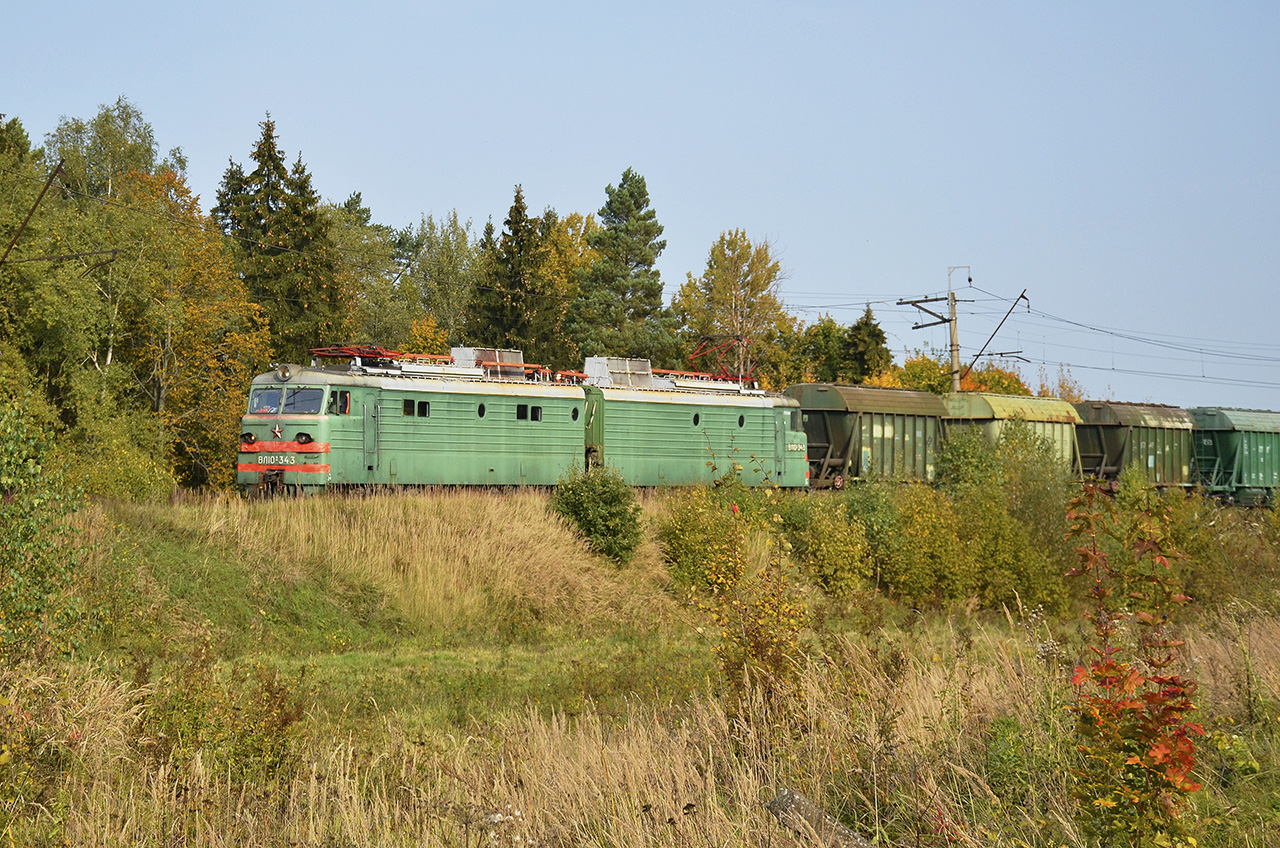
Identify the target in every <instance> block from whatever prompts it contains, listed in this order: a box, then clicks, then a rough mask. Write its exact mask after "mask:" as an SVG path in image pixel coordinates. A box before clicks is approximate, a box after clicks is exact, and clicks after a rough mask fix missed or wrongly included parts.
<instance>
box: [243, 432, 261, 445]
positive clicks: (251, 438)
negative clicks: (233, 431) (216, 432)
mask: <svg viewBox="0 0 1280 848" xmlns="http://www.w3.org/2000/svg"><path fill="white" fill-rule="evenodd" d="M240 441H242V442H244V443H245V444H246V445H251V444H253V443H254V442H256V441H258V437H257V436H255V435H253V434H252V433H241V434H240Z"/></svg>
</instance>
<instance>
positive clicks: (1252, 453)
mask: <svg viewBox="0 0 1280 848" xmlns="http://www.w3.org/2000/svg"><path fill="white" fill-rule="evenodd" d="M1187 411H1188V412H1189V413H1191V417H1192V419H1194V420H1195V425H1196V430H1195V454H1196V456H1195V461H1196V477H1197V480H1198V482H1199V484H1200V486H1201V488H1203V489H1204V490H1205V492H1206V493H1207V494H1210V495H1214V496H1215V497H1219V498H1222V499H1224V500H1228V501H1232V502H1235V503H1240V504H1244V505H1246V506H1257V505H1263V504H1273V503H1275V498H1276V488H1277V487H1278V486H1280V412H1268V411H1265V410H1257V409H1224V408H1221V407H1197V408H1194V409H1189V410H1187Z"/></svg>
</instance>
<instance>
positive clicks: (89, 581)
mask: <svg viewBox="0 0 1280 848" xmlns="http://www.w3.org/2000/svg"><path fill="white" fill-rule="evenodd" d="M894 497H896V498H899V500H900V501H901V503H900V504H899V506H902V505H904V504H905V505H906V506H908V507H910V508H912V509H915V508H917V507H919V503H920V496H917V495H915V494H910V495H904V496H897V495H895V496H894ZM666 503H667V500H666V497H665V496H663V497H661V498H656V499H654V500H652V501H651V502H649V503H647V504H646V510H647V513H648V514H649V515H650V516H662V515H663V514H664V511H665V509H666ZM864 505H865V504H864ZM685 507H687V504H686V503H681V504H680V506H679V508H685ZM783 511H786V510H785V509H784V510H783ZM79 521H80V524H81V526H82V527H83V528H84V531H83V533H84V538H85V541H86V542H87V543H88V546H89V551H90V553H89V554H88V556H86V558H85V560H84V563H83V575H84V583H83V586H84V592H85V599H86V612H87V624H88V625H90V627H89V630H88V631H87V635H86V636H85V637H84V638H83V640H82V645H81V648H80V652H79V654H78V656H77V657H76V658H75V659H73V660H71V661H63V660H56V659H46V660H44V661H42V662H40V663H33V664H30V665H27V666H24V667H22V668H20V669H7V670H5V671H4V680H3V685H4V690H5V691H6V692H7V696H8V699H9V701H10V703H11V705H12V709H11V710H10V713H9V715H8V717H7V719H6V720H7V722H8V725H7V729H6V731H5V732H6V734H7V735H6V739H7V740H8V741H9V743H10V744H11V748H12V754H13V761H12V763H11V764H10V765H9V768H10V771H9V774H10V776H11V778H12V781H11V782H10V783H9V784H8V785H7V786H6V789H5V793H4V795H3V796H0V800H3V801H4V803H5V804H6V807H5V810H6V812H7V813H10V814H16V815H11V816H10V818H9V821H8V830H7V831H6V832H5V834H4V836H5V841H6V842H13V843H14V844H40V843H50V844H62V843H66V844H76V845H125V844H129V845H137V844H154V845H161V844H165V845H168V844H200V845H295V844H296V845H314V846H321V845H344V846H345V845H400V844H403V845H421V844H427V845H479V844H489V843H490V842H491V841H492V840H493V839H496V840H498V841H500V842H504V843H509V844H517V843H527V841H529V840H532V841H533V843H534V844H541V845H619V846H622V845H627V846H630V845H726V844H727V845H739V844H744V845H745V844H752V843H754V844H759V845H779V846H781V845H790V844H805V843H804V841H803V840H795V839H793V837H792V836H790V835H789V834H788V833H787V832H785V831H783V830H782V829H780V828H779V827H778V825H777V823H776V822H774V821H773V820H772V819H771V818H770V816H769V815H768V813H767V812H766V811H765V810H764V809H763V807H762V806H761V805H762V803H763V802H764V801H767V800H768V799H769V798H770V797H772V795H773V794H774V793H775V792H776V791H777V790H778V789H779V788H780V787H782V786H790V787H793V788H795V789H798V790H800V791H802V792H805V793H807V794H809V795H810V796H811V797H814V798H815V799H818V800H819V801H820V802H821V803H822V804H823V805H824V807H826V808H827V809H828V810H830V811H831V812H833V813H834V814H835V815H837V816H838V817H839V818H840V819H841V820H842V821H843V822H844V823H845V824H848V825H851V826H854V827H856V828H857V829H859V830H860V831H861V832H863V833H864V834H866V835H868V836H876V837H879V838H880V839H881V840H883V841H884V842H886V843H888V844H898V845H951V844H955V845H970V844H973V845H1010V846H1013V845H1032V846H1046V848H1047V846H1058V845H1064V844H1065V845H1072V846H1077V845H1078V846H1083V845H1086V844H1088V836H1087V833H1086V830H1085V828H1084V826H1083V825H1082V823H1081V817H1080V814H1079V809H1078V808H1077V806H1076V801H1075V799H1074V798H1073V796H1072V782H1071V777H1070V773H1069V772H1070V769H1071V768H1072V767H1074V766H1076V765H1078V759H1077V756H1078V755H1077V753H1076V747H1075V746H1076V742H1077V739H1076V737H1075V735H1074V727H1073V719H1072V717H1071V716H1070V715H1068V714H1067V713H1066V712H1065V710H1064V707H1065V706H1066V705H1067V704H1069V703H1070V702H1071V700H1072V698H1073V697H1074V690H1073V689H1072V687H1071V686H1070V685H1069V683H1068V680H1069V678H1070V673H1071V667H1072V666H1073V665H1074V664H1076V663H1077V662H1079V661H1080V660H1081V659H1082V658H1083V657H1086V656H1087V650H1086V647H1085V635H1084V634H1085V631H1084V628H1083V627H1082V626H1081V624H1080V622H1079V620H1078V619H1077V618H1076V617H1075V615H1074V614H1073V613H1071V612H1070V611H1069V609H1070V608H1073V606H1072V605H1073V604H1074V602H1073V601H1070V600H1068V608H1069V609H1068V611H1064V612H1062V613H1061V614H1059V615H1050V616H1045V615H1044V614H1043V613H1041V612H1038V611H1035V610H1019V609H1018V608H1017V606H1016V604H1014V605H1011V606H1009V607H1008V609H1007V610H1005V609H1002V608H1001V607H1000V605H998V604H995V605H988V606H989V607H991V609H989V610H988V611H985V612H984V611H981V610H978V609H975V606H976V605H975V604H974V603H967V602H965V601H959V602H955V603H947V604H944V605H943V606H942V608H940V609H937V610H928V609H926V610H924V611H922V612H917V611H916V610H914V609H912V608H911V607H910V606H909V605H903V604H895V603H892V602H890V601H888V600H885V598H884V596H883V593H880V592H877V591H875V589H874V588H871V587H870V586H869V585H868V584H866V583H864V584H863V585H862V587H861V588H860V589H858V590H857V591H855V592H852V593H847V592H846V593H845V594H844V595H843V596H842V597H840V598H833V597H830V596H828V595H827V594H825V593H823V592H821V591H819V590H818V589H817V588H816V586H815V585H814V584H813V583H811V582H806V580H805V577H804V572H803V570H802V569H792V570H790V571H789V572H788V573H789V574H790V576H791V579H793V580H795V581H796V584H797V588H796V591H797V593H798V594H797V596H798V597H799V598H801V599H802V600H803V601H804V602H805V604H806V605H807V606H808V608H809V610H810V611H811V613H813V614H812V615H811V617H810V618H809V619H808V624H807V626H806V627H805V628H804V629H803V633H802V641H803V643H804V644H803V652H802V660H803V662H804V665H803V666H802V667H800V668H799V669H798V670H797V672H796V673H797V682H798V685H797V686H796V688H795V690H794V691H795V692H796V693H798V694H797V695H796V696H795V697H789V698H785V699H783V701H781V702H780V701H778V700H773V699H769V698H767V697H765V696H764V695H763V694H762V693H761V691H760V690H759V689H755V688H751V687H748V688H747V689H746V691H745V692H742V691H741V690H735V687H733V686H726V681H724V680H722V679H721V678H720V669H719V667H718V665H717V658H716V655H715V654H714V653H713V651H712V648H713V647H714V645H715V644H716V642H717V641H718V640H717V638H716V637H715V636H714V635H712V634H713V633H714V628H710V627H708V621H707V620H706V619H705V618H704V616H703V614H702V613H701V612H699V611H698V609H697V608H696V607H695V606H694V605H692V604H690V603H688V601H687V597H686V594H685V590H684V589H673V588H672V586H671V585H670V578H669V576H668V570H667V568H666V567H665V565H664V564H663V562H662V558H661V555H660V552H659V550H658V547H657V544H656V542H655V541H654V538H655V534H654V532H653V530H652V528H650V531H649V532H648V533H647V540H646V542H645V543H644V544H643V545H642V547H641V549H640V551H639V553H638V555H637V557H636V559H635V561H634V562H633V563H632V564H631V565H630V566H628V567H625V568H618V567H616V566H614V565H612V564H610V563H608V562H606V561H602V560H600V559H598V558H595V557H593V556H592V555H591V554H590V553H588V552H587V551H586V549H585V547H584V546H583V545H582V543H581V542H580V541H579V540H577V539H576V537H575V536H574V535H573V534H572V533H571V532H569V531H568V530H567V529H566V528H565V527H564V526H563V524H562V523H561V522H560V521H559V520H558V519H556V518H554V517H553V516H551V515H550V513H549V512H548V510H547V509H546V497H545V495H543V494H540V493H518V494H511V493H498V492H448V493H425V494H407V495H396V496H382V497H374V498H367V499H358V498H352V499H336V498H314V499H307V500H300V501H277V502H271V503H249V502H244V501H237V500H208V501H205V500H191V501H186V502H182V503H178V504H166V505H136V504H101V505H97V506H94V507H91V508H90V509H89V510H87V511H86V512H83V513H82V514H81V516H80V519H79ZM1271 522H1273V516H1271V515H1270V514H1268V513H1241V512H1232V511H1220V510H1216V509H1213V508H1209V507H1205V511H1204V512H1203V514H1202V515H1198V516H1197V517H1195V518H1194V521H1191V522H1188V526H1203V533H1199V535H1192V536H1189V537H1188V538H1187V539H1186V542H1187V543H1189V544H1188V545H1187V546H1188V547H1192V548H1194V547H1196V546H1197V545H1200V546H1202V547H1203V548H1204V550H1203V551H1201V554H1202V555H1203V556H1205V557H1210V556H1212V555H1214V552H1215V551H1219V550H1227V549H1229V550H1230V551H1231V552H1232V554H1233V556H1234V555H1241V556H1243V555H1247V556H1250V557H1253V561H1251V562H1249V563H1248V564H1247V567H1245V565H1246V564H1244V563H1240V567H1238V568H1235V569H1234V571H1233V569H1232V568H1230V567H1226V568H1225V569H1224V567H1223V566H1222V565H1221V564H1219V565H1218V566H1215V568H1214V569H1208V568H1206V569H1204V571H1203V573H1202V575H1201V577H1200V578H1199V579H1200V580H1201V582H1202V583H1203V584H1204V586H1203V591H1204V592H1205V593H1206V594H1209V595H1212V596H1213V599H1214V602H1213V604H1212V605H1211V607H1206V608H1203V609H1201V610H1200V611H1199V612H1198V613H1196V614H1195V616H1194V617H1193V618H1192V619H1190V620H1189V621H1188V623H1187V624H1185V625H1184V626H1183V627H1182V628H1181V631H1180V632H1181V634H1182V635H1183V636H1184V638H1185V639H1186V640H1187V642H1188V648H1187V650H1186V651H1185V652H1184V654H1183V656H1184V659H1183V660H1182V661H1181V662H1182V665H1183V666H1184V667H1185V668H1183V670H1184V671H1185V672H1186V673H1187V674H1189V675H1190V676H1193V677H1195V678H1196V679H1198V680H1199V681H1200V684H1201V688H1200V691H1199V693H1198V695H1197V702H1198V704H1199V706H1200V711H1199V713H1198V714H1197V716H1196V718H1197V719H1198V720H1199V721H1201V722H1202V723H1203V724H1204V725H1205V727H1206V731H1207V732H1208V735H1207V736H1206V737H1204V738H1203V739H1202V740H1200V741H1199V751H1200V763H1199V767H1198V770H1197V774H1196V777H1197V779H1198V780H1199V781H1200V782H1202V783H1203V784H1204V788H1203V789H1202V791H1201V792H1200V793H1197V795H1196V797H1195V800H1194V801H1193V805H1192V807H1191V808H1190V809H1189V810H1188V811H1186V812H1185V813H1184V820H1185V821H1187V823H1188V828H1189V830H1190V831H1191V832H1192V833H1193V834H1194V835H1195V836H1196V838H1197V839H1198V840H1199V843H1200V845H1223V846H1235V845H1240V846H1245V845H1249V846H1261V845H1268V844H1274V842H1275V841H1276V838H1277V835H1280V775H1278V774H1277V769H1280V708H1278V706H1277V704H1278V702H1280V619H1278V618H1277V617H1276V615H1274V614H1273V612H1271V611H1270V607H1271V606H1272V605H1273V602H1274V600H1275V596H1274V588H1275V584H1274V583H1273V582H1272V581H1271V580H1270V579H1269V578H1267V575H1268V573H1270V574H1274V573H1275V572H1274V565H1275V563H1276V562H1280V558H1277V557H1276V551H1277V546H1276V544H1275V533H1274V532H1273V528H1272V527H1271V526H1270V523H1271ZM935 523H936V522H935ZM1197 532H1199V531H1197ZM864 535H865V534H864ZM811 541H812V540H811ZM881 541H882V543H883V540H881ZM815 544H816V543H815ZM860 544H871V545H873V546H874V545H875V544H876V540H875V539H872V540H871V542H870V543H867V542H866V540H865V539H863V541H862V542H860ZM910 544H911V546H912V547H914V548H919V547H920V546H921V544H923V543H922V542H920V541H919V540H911V541H910ZM748 547H749V549H750V551H749V553H750V554H751V557H749V559H752V560H753V562H754V561H756V560H761V559H765V558H768V557H769V556H770V544H769V543H768V540H767V539H766V540H762V539H761V536H760V534H758V533H757V534H753V535H752V537H751V542H750V544H749V546H748ZM775 550H776V548H775ZM868 556H870V554H868ZM757 565H758V563H757ZM1229 565H1230V563H1229V562H1228V566H1229ZM750 567H753V568H754V567H756V565H750ZM868 573H869V572H868ZM1210 579H1212V581H1214V582H1212V583H1210V582H1208V581H1209V580H1210ZM1233 580H1234V581H1235V582H1233ZM1246 584H1247V585H1246ZM1233 592H1236V593H1237V594H1241V595H1244V594H1247V598H1246V599H1244V600H1240V599H1234V598H1233V596H1232V593H1233ZM735 691H737V694H736V695H735V694H733V693H734V692H735Z"/></svg>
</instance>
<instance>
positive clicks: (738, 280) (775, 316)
mask: <svg viewBox="0 0 1280 848" xmlns="http://www.w3.org/2000/svg"><path fill="white" fill-rule="evenodd" d="M781 280H782V266H781V265H780V264H779V263H778V261H777V260H776V259H774V258H773V255H772V253H771V251H770V245H769V243H768V242H767V241H764V242H760V243H759V244H752V243H751V240H750V239H748V238H747V235H746V233H744V232H743V231H742V230H730V231H729V232H726V233H722V234H721V235H720V238H719V239H717V240H716V243H715V244H713V245H712V246H711V251H710V253H709V254H708V256H707V267H706V270H704V271H703V272H702V275H701V276H700V277H694V276H693V274H692V273H690V274H689V275H688V279H687V281H686V282H685V284H684V285H683V286H681V287H680V291H679V293H678V294H677V295H676V298H675V302H674V303H673V304H672V307H673V309H675V311H676V313H677V315H678V316H679V318H680V320H681V322H682V323H683V325H684V331H683V332H684V337H685V340H686V345H687V347H688V348H690V349H692V348H693V347H694V346H695V345H698V344H707V345H711V346H717V345H724V346H725V347H724V355H723V356H722V358H721V360H720V362H721V364H722V365H723V367H724V369H725V370H726V371H727V372H728V373H729V374H730V375H731V376H733V377H735V378H749V377H751V376H752V375H753V374H755V371H756V366H757V365H758V364H760V363H761V362H762V361H764V360H767V359H769V358H770V357H771V356H772V351H771V350H770V348H773V347H776V346H777V344H778V338H779V336H780V335H781V334H782V333H785V332H787V331H788V330H791V329H793V327H794V319H792V318H791V317H790V316H789V315H787V313H786V311H785V310H784V309H783V307H782V302H781V301H780V300H779V299H778V285H779V283H780V282H781ZM690 364H691V366H692V367H706V365H707V363H706V362H691V363H690ZM759 376H760V377H761V379H762V382H769V380H768V378H769V377H770V376H775V380H776V375H770V374H767V373H765V374H761V375H759Z"/></svg>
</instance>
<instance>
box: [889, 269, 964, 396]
mask: <svg viewBox="0 0 1280 848" xmlns="http://www.w3.org/2000/svg"><path fill="white" fill-rule="evenodd" d="M962 268H963V269H964V270H965V271H966V272H968V274H969V282H970V283H971V284H972V283H973V270H972V269H971V268H970V267H969V266H968V265H952V266H950V267H948V268H947V296H946V297H945V298H942V297H917V298H913V299H910V300H900V301H898V305H899V306H914V307H915V308H916V309H919V310H920V311H921V312H926V313H928V314H929V315H932V316H933V317H934V318H936V319H938V320H936V321H930V322H928V323H926V324H913V325H912V326H911V329H913V330H920V329H923V328H925V327H936V326H937V325H938V324H950V325H951V391H953V392H958V391H960V327H959V323H958V322H957V321H956V303H958V302H961V303H971V302H972V301H967V300H966V301H957V300H956V293H955V292H954V291H953V290H952V289H951V274H952V273H953V272H955V271H959V270H960V269H962ZM944 300H945V301H946V302H947V312H948V316H947V317H945V318H944V317H943V316H941V315H939V314H938V313H936V312H934V311H933V310H932V309H929V308H928V307H926V306H922V305H921V304H924V303H941V302H942V301H944Z"/></svg>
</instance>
